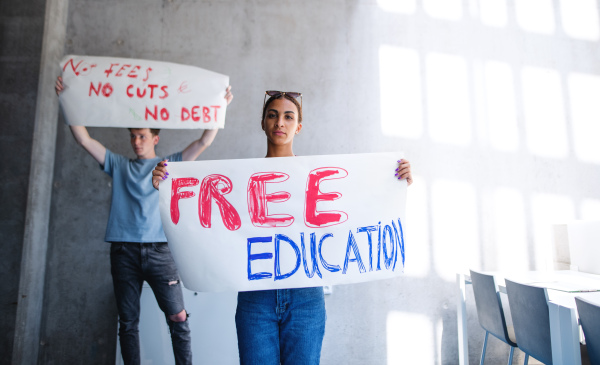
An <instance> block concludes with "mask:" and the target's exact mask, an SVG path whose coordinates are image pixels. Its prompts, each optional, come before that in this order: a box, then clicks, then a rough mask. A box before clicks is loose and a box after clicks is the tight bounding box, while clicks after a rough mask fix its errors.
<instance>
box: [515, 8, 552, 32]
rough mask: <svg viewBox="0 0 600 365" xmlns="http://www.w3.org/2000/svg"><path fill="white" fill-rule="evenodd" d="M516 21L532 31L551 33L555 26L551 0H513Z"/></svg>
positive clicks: (524, 28)
mask: <svg viewBox="0 0 600 365" xmlns="http://www.w3.org/2000/svg"><path fill="white" fill-rule="evenodd" d="M515 11H516V15H517V23H518V24H519V26H520V27H521V28H523V30H526V31H528V32H532V33H541V34H553V33H554V31H555V29H556V26H555V23H556V20H555V17H554V5H553V4H552V0H515Z"/></svg>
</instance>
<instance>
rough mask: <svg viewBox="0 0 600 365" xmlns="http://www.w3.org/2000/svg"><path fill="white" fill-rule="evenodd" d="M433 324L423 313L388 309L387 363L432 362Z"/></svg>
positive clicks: (391, 364) (433, 359)
mask: <svg viewBox="0 0 600 365" xmlns="http://www.w3.org/2000/svg"><path fill="white" fill-rule="evenodd" d="M433 332H434V324H433V322H432V321H431V320H430V319H429V317H427V316H425V315H423V314H416V313H406V312H399V311H390V312H388V315H387V320H386V337H387V338H386V347H387V363H388V365H397V364H434V363H435V351H434V349H435V343H434V339H435V337H434V333H433Z"/></svg>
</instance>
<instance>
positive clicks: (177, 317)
mask: <svg viewBox="0 0 600 365" xmlns="http://www.w3.org/2000/svg"><path fill="white" fill-rule="evenodd" d="M189 316H190V315H189V314H188V312H186V310H185V309H184V310H182V311H181V312H179V313H177V314H171V315H169V320H170V321H172V322H185V321H187V319H188V317H189Z"/></svg>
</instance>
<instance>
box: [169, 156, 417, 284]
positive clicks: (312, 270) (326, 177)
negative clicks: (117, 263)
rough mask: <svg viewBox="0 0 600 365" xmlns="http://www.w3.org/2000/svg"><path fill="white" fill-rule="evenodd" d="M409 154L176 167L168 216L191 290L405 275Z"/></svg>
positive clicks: (175, 249)
mask: <svg viewBox="0 0 600 365" xmlns="http://www.w3.org/2000/svg"><path fill="white" fill-rule="evenodd" d="M401 157H402V154H401V153H377V154H356V155H332V156H310V157H285V158H261V159H247V160H222V161H202V162H175V163H168V171H169V178H168V179H167V180H164V181H162V182H161V184H160V194H159V195H160V203H159V205H160V213H161V219H162V222H163V227H164V230H165V233H166V235H167V239H168V241H169V246H170V247H171V252H172V254H173V258H174V260H175V262H176V264H177V268H178V270H179V274H180V275H181V278H182V280H183V282H184V285H185V286H186V288H189V289H192V290H195V291H228V290H233V291H250V290H264V289H282V288H297V287H311V286H322V285H334V284H345V283H357V282H364V281H371V280H377V279H385V278H391V277H394V276H398V275H400V274H401V273H402V272H403V269H404V262H405V255H404V235H403V229H404V227H403V225H402V224H403V222H404V214H405V206H406V181H405V180H401V181H399V180H398V179H397V178H396V177H395V176H394V174H395V169H396V168H397V167H398V162H397V161H398V159H400V158H401Z"/></svg>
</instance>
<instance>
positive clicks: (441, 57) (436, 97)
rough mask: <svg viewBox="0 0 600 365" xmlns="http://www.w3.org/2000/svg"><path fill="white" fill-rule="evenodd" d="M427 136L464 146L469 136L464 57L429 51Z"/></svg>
mask: <svg viewBox="0 0 600 365" xmlns="http://www.w3.org/2000/svg"><path fill="white" fill-rule="evenodd" d="M425 79H426V91H427V101H426V103H427V113H428V122H429V123H428V129H429V135H430V136H431V139H432V140H433V141H434V142H441V143H449V144H454V145H462V146H465V145H468V144H469V143H470V142H471V138H472V130H471V129H472V128H471V114H470V100H469V79H468V74H467V65H466V62H465V59H464V58H463V57H460V56H454V55H449V54H441V53H430V54H429V55H427V59H426V76H425Z"/></svg>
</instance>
